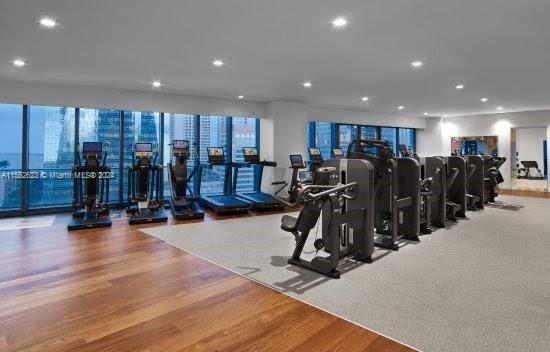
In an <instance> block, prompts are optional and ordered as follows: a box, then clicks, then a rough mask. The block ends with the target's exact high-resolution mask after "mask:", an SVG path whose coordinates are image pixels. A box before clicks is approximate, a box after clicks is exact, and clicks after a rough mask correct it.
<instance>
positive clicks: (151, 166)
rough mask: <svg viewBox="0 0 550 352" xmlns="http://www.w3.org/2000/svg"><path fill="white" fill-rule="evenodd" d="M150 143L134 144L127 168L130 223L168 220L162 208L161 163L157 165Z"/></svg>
mask: <svg viewBox="0 0 550 352" xmlns="http://www.w3.org/2000/svg"><path fill="white" fill-rule="evenodd" d="M156 160H157V157H156V156H155V157H153V146H152V144H151V143H136V144H134V153H133V158H132V165H130V168H129V169H128V202H129V205H128V209H127V210H126V212H127V213H128V214H130V225H133V224H145V223H149V222H164V221H167V220H168V217H167V216H166V215H165V213H164V210H163V209H162V204H163V200H162V195H161V194H160V182H161V174H162V165H157V163H156Z"/></svg>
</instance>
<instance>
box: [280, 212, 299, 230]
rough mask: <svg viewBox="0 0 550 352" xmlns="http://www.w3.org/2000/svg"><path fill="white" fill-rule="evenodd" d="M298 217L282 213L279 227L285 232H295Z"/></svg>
mask: <svg viewBox="0 0 550 352" xmlns="http://www.w3.org/2000/svg"><path fill="white" fill-rule="evenodd" d="M297 222H298V218H295V217H294V216H290V215H284V216H283V218H282V219H281V229H282V230H284V231H286V232H295V231H296V224H297Z"/></svg>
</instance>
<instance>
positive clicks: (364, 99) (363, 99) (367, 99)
mask: <svg viewBox="0 0 550 352" xmlns="http://www.w3.org/2000/svg"><path fill="white" fill-rule="evenodd" d="M361 100H362V101H369V97H362V98H361Z"/></svg>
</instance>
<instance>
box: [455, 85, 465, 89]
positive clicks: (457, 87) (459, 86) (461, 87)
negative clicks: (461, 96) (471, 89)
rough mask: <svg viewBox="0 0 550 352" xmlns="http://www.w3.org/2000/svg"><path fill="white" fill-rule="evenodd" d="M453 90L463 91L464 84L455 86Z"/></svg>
mask: <svg viewBox="0 0 550 352" xmlns="http://www.w3.org/2000/svg"><path fill="white" fill-rule="evenodd" d="M455 88H456V89H458V90H462V89H464V84H457V85H456V86H455Z"/></svg>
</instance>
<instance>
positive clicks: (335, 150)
mask: <svg viewBox="0 0 550 352" xmlns="http://www.w3.org/2000/svg"><path fill="white" fill-rule="evenodd" d="M332 154H334V157H335V158H336V159H341V158H343V157H344V152H343V151H342V149H341V148H333V149H332Z"/></svg>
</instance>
